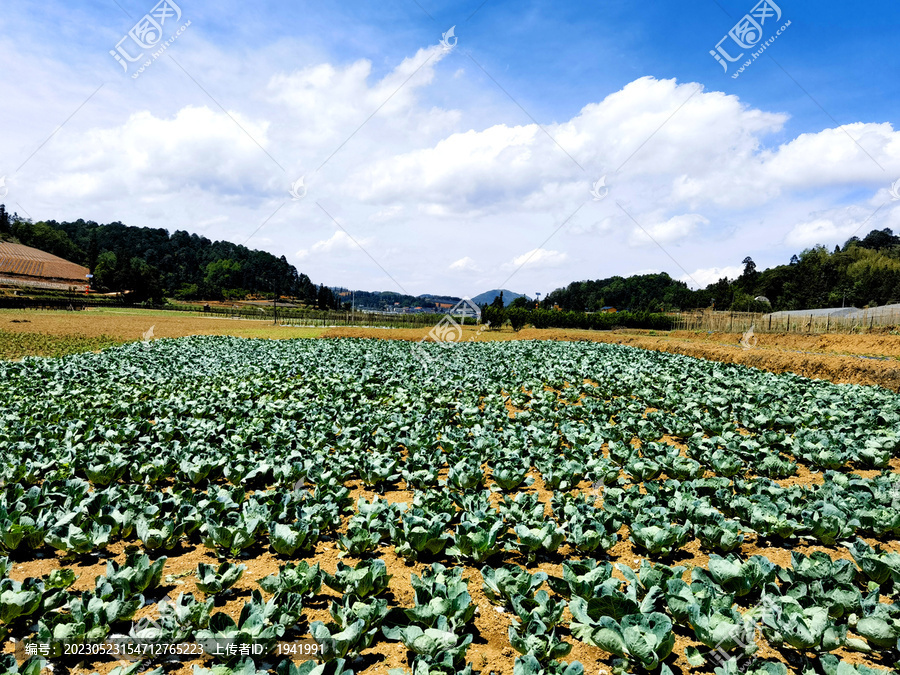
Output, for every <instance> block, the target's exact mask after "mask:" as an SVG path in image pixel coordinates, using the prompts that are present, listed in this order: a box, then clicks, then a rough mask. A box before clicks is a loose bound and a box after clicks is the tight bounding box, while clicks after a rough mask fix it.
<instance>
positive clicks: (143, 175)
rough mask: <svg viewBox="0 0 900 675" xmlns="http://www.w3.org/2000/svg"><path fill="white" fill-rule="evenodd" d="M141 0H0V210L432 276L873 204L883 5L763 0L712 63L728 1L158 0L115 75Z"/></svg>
mask: <svg viewBox="0 0 900 675" xmlns="http://www.w3.org/2000/svg"><path fill="white" fill-rule="evenodd" d="M154 4H155V3H154V2H153V1H150V2H142V1H139V0H118V5H117V3H116V2H113V1H112V0H110V1H109V2H105V1H99V2H82V3H77V4H75V5H73V4H72V3H63V2H43V3H37V2H21V3H17V4H16V5H15V6H12V7H9V8H5V11H4V13H3V15H2V16H0V34H2V35H3V36H4V37H3V38H2V40H0V57H2V58H3V62H4V63H5V64H7V66H6V67H5V68H4V69H2V71H0V91H2V92H3V94H4V96H3V99H4V100H5V101H6V104H4V106H2V108H0V125H2V128H3V129H4V131H5V133H4V141H5V142H4V143H3V144H2V146H0V176H2V175H5V176H6V180H5V186H6V189H7V190H8V194H7V196H6V197H5V198H4V201H6V202H7V204H8V207H9V208H10V209H11V210H14V211H17V212H19V213H20V215H24V214H28V215H29V216H31V217H32V218H33V219H35V220H41V219H51V218H54V219H58V220H64V219H76V218H79V217H83V218H86V219H93V220H97V221H100V222H109V221H114V220H120V221H122V222H125V223H127V224H131V225H143V226H150V227H166V228H167V229H169V230H175V229H186V230H189V231H193V232H199V233H202V234H204V235H205V236H207V237H210V238H212V239H216V238H222V239H228V240H231V241H237V242H238V243H242V242H243V241H245V240H246V241H247V242H248V246H253V247H259V248H264V249H267V250H271V251H273V252H275V253H277V254H282V253H284V254H285V255H286V256H287V257H288V259H289V260H290V261H291V262H292V263H294V264H296V265H297V267H298V268H299V269H301V270H302V271H304V272H306V273H307V274H309V275H310V276H311V277H312V278H313V280H314V281H317V282H324V283H328V284H333V285H343V286H353V287H357V288H364V289H370V290H376V289H381V290H401V289H402V290H404V291H407V292H411V293H426V292H434V293H448V294H449V293H452V294H455V295H474V294H476V293H478V292H480V291H483V290H486V289H487V288H494V287H497V286H500V285H502V284H504V283H505V284H506V285H507V286H508V287H510V288H513V289H514V290H520V291H525V292H529V293H533V292H534V291H535V290H540V291H542V292H547V291H549V290H552V289H553V288H555V287H558V286H561V285H564V284H566V283H568V282H570V281H573V280H577V279H583V278H600V277H604V276H609V275H612V274H622V275H628V274H633V273H637V272H647V271H659V270H664V271H666V272H668V273H669V274H671V275H672V276H674V277H676V278H684V279H685V281H687V282H688V283H690V284H691V285H702V284H705V283H708V282H709V281H714V280H715V279H716V278H718V277H719V276H722V275H729V274H731V275H733V274H734V273H736V271H737V270H738V269H739V267H740V260H742V259H743V257H744V256H745V255H752V256H753V257H754V259H755V260H756V261H757V263H758V264H760V265H761V266H764V267H765V266H769V265H772V264H778V263H782V262H785V261H786V259H787V258H789V257H790V255H791V254H792V253H794V252H796V251H798V250H801V249H802V248H804V247H806V246H810V245H813V244H815V243H823V244H826V245H831V246H833V245H834V244H835V243H840V242H843V241H844V240H845V239H846V238H847V236H849V235H850V234H852V233H853V232H854V231H856V230H857V229H861V230H862V231H867V230H869V229H871V228H872V227H878V228H881V227H893V228H894V229H898V228H900V211H898V209H897V208H896V207H897V204H898V200H895V199H893V197H892V193H891V192H890V189H891V186H892V184H894V182H895V181H897V180H898V179H900V135H898V133H897V131H895V130H896V129H897V128H898V126H900V120H898V106H897V102H898V100H900V91H898V88H900V84H898V82H897V78H896V77H894V76H893V75H894V74H895V73H897V72H898V65H900V64H898V61H900V56H898V53H897V50H896V46H895V38H894V37H893V36H892V35H890V34H889V31H891V30H892V29H891V26H892V25H894V24H895V20H896V17H897V9H896V6H895V5H888V3H887V2H881V1H879V2H871V3H867V4H866V5H865V6H859V7H856V6H847V5H839V4H837V3H808V2H807V3H788V2H785V1H783V0H782V1H781V2H778V3H777V7H778V9H779V10H780V11H781V12H782V17H781V19H780V20H779V22H778V24H777V25H776V24H775V23H774V19H773V20H772V21H770V22H769V23H767V24H766V25H765V26H764V27H763V40H762V41H765V40H766V39H768V38H770V37H771V36H772V34H773V33H774V31H775V30H776V29H777V28H778V27H779V26H780V25H781V24H784V23H786V22H787V21H790V26H789V27H788V28H787V29H786V30H785V31H784V32H783V34H782V35H780V36H778V38H777V39H776V40H775V41H774V42H773V43H772V44H771V45H769V47H768V48H767V50H766V52H765V53H764V54H763V55H762V56H761V58H759V59H758V60H757V61H755V62H753V63H752V65H751V66H750V67H749V68H747V69H746V70H745V71H744V72H742V73H741V74H740V77H738V78H737V79H732V77H730V76H729V75H731V74H732V73H733V72H734V71H735V70H736V68H737V65H738V64H739V63H740V62H738V64H733V65H732V66H731V70H729V73H728V74H726V73H724V72H723V70H722V67H721V66H720V65H719V64H718V63H717V62H716V61H715V60H714V59H713V57H712V56H710V54H709V51H710V49H713V48H714V47H715V46H716V44H717V43H718V42H719V40H721V39H722V38H723V37H725V36H726V34H727V33H728V32H729V30H730V29H731V28H732V27H733V26H734V25H735V24H736V23H737V22H738V21H739V19H741V17H743V16H744V14H746V13H748V12H750V11H751V8H753V7H754V5H755V3H754V2H752V1H751V2H742V1H740V0H717V1H714V0H709V1H707V2H697V3H692V4H690V5H687V6H686V5H684V4H678V3H671V2H649V3H641V4H638V3H634V2H627V1H618V0H616V1H613V2H603V3H587V2H570V3H551V2H527V3H510V2H500V1H495V0H487V2H484V3H482V2H480V0H476V1H474V2H465V3H444V2H435V1H433V0H418V4H417V2H415V1H414V0H386V1H385V2H380V3H372V2H362V1H359V0H350V1H349V2H342V3H322V2H310V1H302V2H297V3H290V4H289V3H275V2H260V3H256V4H253V5H250V4H247V3H238V2H235V1H233V0H227V1H226V2H219V3H210V2H198V1H189V0H182V1H181V2H178V3H177V5H178V8H179V9H180V11H181V13H182V16H181V18H180V19H179V21H178V22H177V23H175V22H170V23H169V24H166V25H164V26H163V39H168V38H170V37H171V36H172V35H173V34H174V32H175V30H176V29H177V28H178V26H180V25H183V24H184V23H185V22H187V21H190V25H189V26H188V27H187V28H186V29H185V30H184V31H183V33H182V34H179V35H178V36H177V38H176V39H175V40H173V41H172V43H171V44H170V45H169V46H168V47H167V49H166V51H165V53H163V54H162V55H161V56H160V58H159V59H157V60H155V61H153V62H152V64H151V65H150V66H149V67H147V68H146V70H145V71H143V72H140V73H139V75H138V77H136V78H134V77H132V76H133V75H134V74H135V72H136V70H137V65H138V64H139V63H140V61H138V62H137V63H135V64H131V65H130V70H129V71H128V72H123V70H122V68H121V66H120V65H119V64H118V63H116V61H115V60H114V59H113V57H112V56H110V54H109V51H110V50H111V49H114V48H115V46H116V44H117V43H118V42H119V41H120V40H121V39H122V38H123V37H125V36H126V35H127V33H128V31H129V29H131V28H132V26H134V24H135V22H136V21H137V20H138V19H139V18H140V17H141V16H142V15H144V14H145V13H147V12H150V10H151V8H153V7H154ZM451 26H454V27H455V28H454V34H455V38H456V39H458V43H455V46H454V47H453V48H452V49H447V48H442V47H441V45H440V44H439V41H440V40H441V36H442V34H443V33H445V32H446V31H447V30H448V29H449V28H450V27H451ZM132 46H133V45H132ZM151 51H152V50H151ZM130 53H137V52H130ZM60 125H61V126H60ZM54 132H55V133H54ZM48 138H49V140H48ZM42 144H43V145H42ZM38 148H39V149H38ZM326 159H327V161H326ZM23 162H24V165H23ZM323 162H325V163H324V165H323ZM617 169H618V171H617ZM603 176H606V177H607V178H606V179H605V181H604V182H605V183H606V188H608V190H609V192H608V194H607V193H605V192H603V189H601V190H600V191H599V192H595V195H594V196H592V194H591V192H590V190H591V188H592V187H593V186H594V184H595V183H596V181H598V180H599V179H600V178H601V177H603ZM299 179H302V180H303V189H302V190H300V192H295V195H294V196H297V195H302V198H300V199H295V198H292V196H291V194H290V193H289V189H290V188H291V186H292V185H294V184H296V181H297V180H299ZM597 194H602V195H603V197H602V199H595V198H594V197H595V196H596V195H597ZM373 258H374V259H375V261H377V262H373V260H372V259H373ZM673 261H674V262H673Z"/></svg>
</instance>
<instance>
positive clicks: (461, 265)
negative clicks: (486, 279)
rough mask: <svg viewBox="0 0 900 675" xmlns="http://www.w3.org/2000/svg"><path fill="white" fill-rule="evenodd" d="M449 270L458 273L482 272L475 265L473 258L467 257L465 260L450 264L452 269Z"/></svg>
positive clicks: (461, 259)
mask: <svg viewBox="0 0 900 675" xmlns="http://www.w3.org/2000/svg"><path fill="white" fill-rule="evenodd" d="M448 269H451V270H455V271H458V272H480V271H481V269H480V268H479V267H478V265H477V264H476V263H475V261H474V260H472V258H470V257H469V256H466V257H465V258H460V259H459V260H457V261H456V262H453V263H450V267H449V268H448Z"/></svg>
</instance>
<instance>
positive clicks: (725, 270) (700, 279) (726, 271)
mask: <svg viewBox="0 0 900 675" xmlns="http://www.w3.org/2000/svg"><path fill="white" fill-rule="evenodd" d="M743 271H744V268H743V267H734V266H731V267H707V268H705V269H698V270H694V271H693V272H691V274H690V276H689V275H687V274H685V275H682V276H681V277H679V281H683V282H684V283H686V284H687V285H688V286H690V287H691V288H693V289H697V288H706V287H707V286H708V285H709V284H714V283H716V282H717V281H718V280H719V279H724V278H728V279H737V278H738V277H739V276H741V274H742V273H743Z"/></svg>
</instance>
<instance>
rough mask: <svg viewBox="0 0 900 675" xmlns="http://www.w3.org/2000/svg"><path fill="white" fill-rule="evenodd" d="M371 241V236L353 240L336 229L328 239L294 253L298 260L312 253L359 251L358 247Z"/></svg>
mask: <svg viewBox="0 0 900 675" xmlns="http://www.w3.org/2000/svg"><path fill="white" fill-rule="evenodd" d="M371 243H372V239H371V238H370V239H356V241H353V238H351V237H350V236H349V235H348V234H347V233H346V232H344V231H342V230H338V231H337V232H335V233H334V234H333V235H331V237H329V238H328V239H323V240H322V241H317V242H316V243H315V244H313V245H312V246H310V247H309V248H308V249H300V250H299V251H297V253H295V254H294V255H295V256H296V257H297V258H298V259H300V260H305V259H306V258H308V257H309V256H311V255H314V254H318V255H323V254H324V255H328V254H332V253H342V252H348V251H359V250H360V248H362V249H365V247H366V246H368V245H369V244H371Z"/></svg>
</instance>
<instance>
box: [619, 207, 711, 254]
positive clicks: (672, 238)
mask: <svg viewBox="0 0 900 675" xmlns="http://www.w3.org/2000/svg"><path fill="white" fill-rule="evenodd" d="M701 225H709V220H708V219H707V218H705V217H703V216H701V215H700V214H699V213H684V214H681V215H677V216H672V217H671V218H669V219H668V220H665V221H663V222H656V223H653V224H651V225H649V226H646V225H644V226H643V229H641V228H640V227H636V228H635V229H634V231H633V232H632V236H631V240H630V243H631V244H632V245H633V246H656V245H657V244H659V245H661V246H665V245H666V244H674V243H676V242H679V241H681V240H683V239H686V238H687V237H690V236H693V235H694V234H696V233H697V229H698V228H699V226H701Z"/></svg>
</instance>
